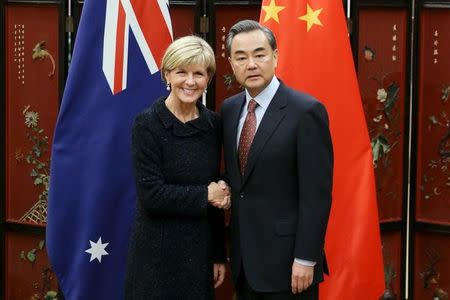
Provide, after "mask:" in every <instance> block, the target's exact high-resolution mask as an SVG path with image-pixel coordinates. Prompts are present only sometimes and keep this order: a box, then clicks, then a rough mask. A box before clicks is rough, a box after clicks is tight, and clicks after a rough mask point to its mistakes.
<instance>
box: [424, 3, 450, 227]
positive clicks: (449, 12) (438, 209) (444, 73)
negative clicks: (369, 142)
mask: <svg viewBox="0 0 450 300" xmlns="http://www.w3.org/2000/svg"><path fill="white" fill-rule="evenodd" d="M449 37H450V9H423V10H422V13H421V15H420V37H419V53H418V54H419V58H420V64H419V74H418V78H419V104H418V105H419V114H418V122H419V126H418V127H419V130H418V146H417V150H418V159H417V179H416V180H417V191H416V195H417V202H416V219H417V220H421V221H426V222H434V223H446V224H450V56H449V55H450V39H449Z"/></svg>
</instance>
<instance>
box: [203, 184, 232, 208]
mask: <svg viewBox="0 0 450 300" xmlns="http://www.w3.org/2000/svg"><path fill="white" fill-rule="evenodd" d="M208 203H209V204H211V205H212V206H214V207H217V208H220V209H229V208H230V206H231V191H230V187H229V186H228V184H227V183H226V182H225V181H223V180H219V181H218V182H211V183H210V184H209V185H208Z"/></svg>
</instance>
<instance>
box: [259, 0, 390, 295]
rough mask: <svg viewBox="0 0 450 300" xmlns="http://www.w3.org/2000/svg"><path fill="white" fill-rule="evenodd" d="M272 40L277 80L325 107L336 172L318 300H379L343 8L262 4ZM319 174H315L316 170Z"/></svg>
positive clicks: (366, 161)
mask: <svg viewBox="0 0 450 300" xmlns="http://www.w3.org/2000/svg"><path fill="white" fill-rule="evenodd" d="M260 22H261V24H263V25H265V26H267V27H269V28H271V29H272V30H273V32H274V33H275V35H276V37H277V42H278V49H279V60H278V68H277V75H278V76H279V77H280V78H281V79H282V80H283V81H285V82H286V83H287V85H289V86H291V87H293V88H295V89H298V90H301V91H304V92H306V93H309V94H311V95H313V96H314V97H316V98H317V99H319V100H320V101H322V102H323V103H324V104H325V106H326V107H327V110H328V113H329V118H330V130H331V134H332V139H333V147H334V155H335V169H334V180H333V204H332V209H331V215H330V220H329V223H328V229H327V235H326V242H325V251H326V253H327V259H328V264H329V267H330V277H327V278H326V279H325V282H324V283H323V284H321V288H320V298H321V299H322V300H323V299H330V300H335V299H371V300H372V299H379V297H380V296H381V295H382V293H383V290H384V274H383V262H382V254H381V241H380V233H379V224H378V211H377V204H376V192H375V180H374V174H373V166H372V154H371V147H370V141H369V135H368V131H367V126H366V122H365V118H364V112H363V108H362V103H361V99H360V94H359V88H358V83H357V79H356V74H355V70H354V65H353V58H352V54H351V50H350V45H349V40H348V35H347V27H346V22H345V16H344V12H343V8H342V2H341V1H334V0H332V1H330V0H316V1H307V0H264V1H263V4H262V9H261V17H260ZM317 167H320V166H317Z"/></svg>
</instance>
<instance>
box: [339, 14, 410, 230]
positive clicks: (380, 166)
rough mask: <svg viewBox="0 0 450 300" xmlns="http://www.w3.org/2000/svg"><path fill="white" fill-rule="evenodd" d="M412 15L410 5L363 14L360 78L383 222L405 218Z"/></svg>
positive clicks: (359, 61)
mask: <svg viewBox="0 0 450 300" xmlns="http://www.w3.org/2000/svg"><path fill="white" fill-rule="evenodd" d="M407 14H408V11H407V10H406V9H392V8H390V9H388V8H383V9H379V8H370V9H362V10H361V11H360V15H359V20H360V21H359V39H358V40H359V41H358V81H359V86H360V90H361V96H362V101H363V106H364V112H365V115H366V121H367V127H368V129H369V134H370V138H371V141H372V151H373V155H374V162H373V164H374V167H375V178H376V187H377V199H378V210H379V217H380V221H381V222H383V221H395V220H401V218H402V201H403V190H404V182H403V170H404V169H405V166H404V155H403V153H404V147H405V126H404V124H405V118H406V117H407V116H405V102H406V101H405V78H406V76H407V74H406V64H407V63H408V57H407V56H406V43H407V33H406V30H407V28H406V26H407ZM343 105H345V104H343Z"/></svg>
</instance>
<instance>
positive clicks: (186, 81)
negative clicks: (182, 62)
mask: <svg viewBox="0 0 450 300" xmlns="http://www.w3.org/2000/svg"><path fill="white" fill-rule="evenodd" d="M165 77H166V81H167V82H168V83H170V87H171V91H170V95H171V96H172V97H174V99H175V100H178V101H180V102H182V103H185V104H189V103H194V104H195V102H196V101H197V99H199V98H200V97H201V95H202V93H203V92H204V91H205V89H206V88H207V86H208V82H209V76H208V72H207V70H206V68H205V67H204V66H202V65H187V66H183V67H178V68H176V69H174V70H172V71H170V72H166V74H165Z"/></svg>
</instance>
